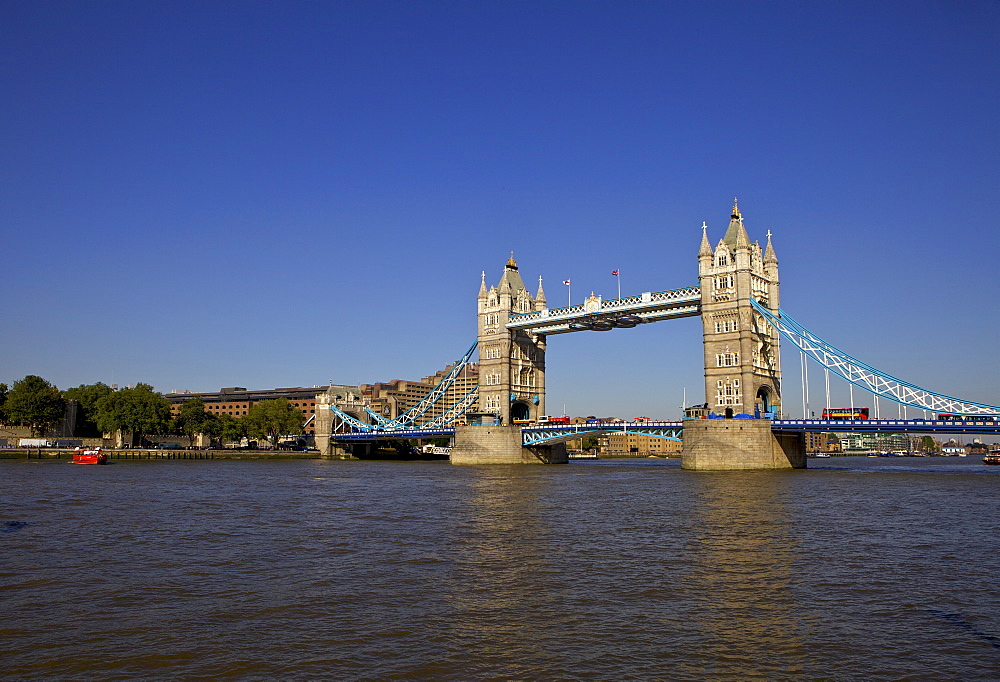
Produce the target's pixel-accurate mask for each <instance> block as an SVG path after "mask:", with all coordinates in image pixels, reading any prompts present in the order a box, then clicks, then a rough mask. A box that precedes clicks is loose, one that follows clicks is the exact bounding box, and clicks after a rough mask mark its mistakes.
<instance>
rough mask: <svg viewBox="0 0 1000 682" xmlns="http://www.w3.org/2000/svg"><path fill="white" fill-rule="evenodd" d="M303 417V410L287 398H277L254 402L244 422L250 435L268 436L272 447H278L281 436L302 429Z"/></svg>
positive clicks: (254, 436) (255, 436) (256, 436)
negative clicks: (293, 405) (294, 405)
mask: <svg viewBox="0 0 1000 682" xmlns="http://www.w3.org/2000/svg"><path fill="white" fill-rule="evenodd" d="M302 417H303V415H302V410H299V409H298V408H295V407H292V404H291V403H290V402H288V400H287V399H285V398H275V399H273V400H262V401H260V402H259V403H254V404H253V406H252V407H251V408H250V409H249V410H248V411H247V414H246V416H245V417H243V422H244V423H245V424H246V428H247V435H248V436H251V437H253V438H267V439H268V440H269V441H271V447H277V445H278V438H279V437H280V436H282V435H284V434H289V433H299V432H300V431H301V430H302Z"/></svg>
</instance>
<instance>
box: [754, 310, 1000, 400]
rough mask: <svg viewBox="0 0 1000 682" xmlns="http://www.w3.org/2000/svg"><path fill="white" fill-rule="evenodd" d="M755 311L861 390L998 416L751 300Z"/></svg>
mask: <svg viewBox="0 0 1000 682" xmlns="http://www.w3.org/2000/svg"><path fill="white" fill-rule="evenodd" d="M750 304H751V305H752V306H753V308H754V310H756V311H757V312H758V313H760V314H761V315H762V316H763V317H764V319H766V320H767V321H768V322H769V323H771V325H773V326H774V328H775V329H777V330H778V331H779V332H781V335H782V336H784V337H785V338H786V339H788V340H789V341H791V342H792V343H793V344H795V346H796V347H798V348H799V349H800V350H801V351H802V352H803V353H805V354H806V355H808V356H809V357H811V358H812V359H814V360H815V361H816V362H818V363H819V364H820V365H821V366H823V367H826V368H827V369H829V370H830V371H831V372H833V373H834V374H836V375H838V376H840V377H841V378H843V379H845V380H846V381H848V382H850V383H852V384H854V385H855V386H858V387H860V388H863V389H865V390H866V391H869V392H870V393H874V394H875V395H877V396H880V397H882V398H886V399H888V400H891V401H892V402H895V403H899V404H900V405H905V406H907V407H915V408H917V409H921V410H929V411H931V412H942V413H946V414H955V415H991V416H996V415H1000V407H997V406H996V405H985V404H983V403H977V402H972V401H970V400H961V399H960V398H952V397H951V396H947V395H942V394H940V393H934V392H933V391H928V390H927V389H924V388H921V387H919V386H916V385H914V384H911V383H908V382H906V381H903V380H901V379H897V378H896V377H894V376H891V375H889V374H886V373H885V372H883V371H881V370H878V369H875V368H874V367H872V366H871V365H867V364H865V363H863V362H861V361H860V360H858V359H856V358H853V357H851V356H850V355H848V354H847V353H845V352H843V351H841V350H839V349H837V348H835V347H834V346H832V345H830V344H829V343H827V342H826V341H824V340H823V339H821V338H819V337H818V336H816V335H815V334H813V333H812V332H810V331H809V330H808V329H806V328H805V327H803V326H802V325H801V324H799V323H798V322H796V321H795V320H794V319H792V317H791V316H789V315H788V313H786V312H785V311H783V310H780V309H779V310H778V314H777V315H775V314H774V311H772V310H768V309H767V308H765V307H764V306H763V305H761V304H760V303H759V302H757V301H756V300H754V299H750Z"/></svg>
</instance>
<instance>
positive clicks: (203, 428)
mask: <svg viewBox="0 0 1000 682" xmlns="http://www.w3.org/2000/svg"><path fill="white" fill-rule="evenodd" d="M176 421H177V426H178V427H179V428H180V430H181V432H182V433H184V434H185V435H186V436H187V437H188V445H194V437H195V436H197V435H198V434H199V433H206V434H207V433H208V431H210V430H212V425H211V422H213V421H215V415H214V414H212V413H210V412H206V411H205V401H204V400H202V399H201V398H191V399H190V400H185V401H184V402H183V403H181V407H180V411H179V413H178V415H177V420H176ZM208 435H211V434H208Z"/></svg>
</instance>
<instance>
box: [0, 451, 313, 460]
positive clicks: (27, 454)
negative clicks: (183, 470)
mask: <svg viewBox="0 0 1000 682" xmlns="http://www.w3.org/2000/svg"><path fill="white" fill-rule="evenodd" d="M102 452H104V454H106V455H107V456H108V459H110V460H116V459H148V460H158V459H159V460H163V459H323V456H322V455H321V454H320V453H319V452H318V451H310V452H282V451H277V452H276V451H274V450H142V449H127V450H102ZM0 459H65V460H67V461H68V460H71V459H73V451H72V450H65V449H57V448H42V449H24V448H14V449H10V450H0Z"/></svg>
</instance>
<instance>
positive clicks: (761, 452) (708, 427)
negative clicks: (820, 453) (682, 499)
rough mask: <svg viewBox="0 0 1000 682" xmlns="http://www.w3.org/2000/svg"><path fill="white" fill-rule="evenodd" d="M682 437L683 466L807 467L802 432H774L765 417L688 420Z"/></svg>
mask: <svg viewBox="0 0 1000 682" xmlns="http://www.w3.org/2000/svg"><path fill="white" fill-rule="evenodd" d="M683 439H684V447H683V449H682V451H681V468H683V469H691V470H695V471H725V470H752V469H805V468H806V445H805V434H803V433H774V432H772V431H771V421H770V420H768V419H688V420H686V421H685V422H684V435H683Z"/></svg>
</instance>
